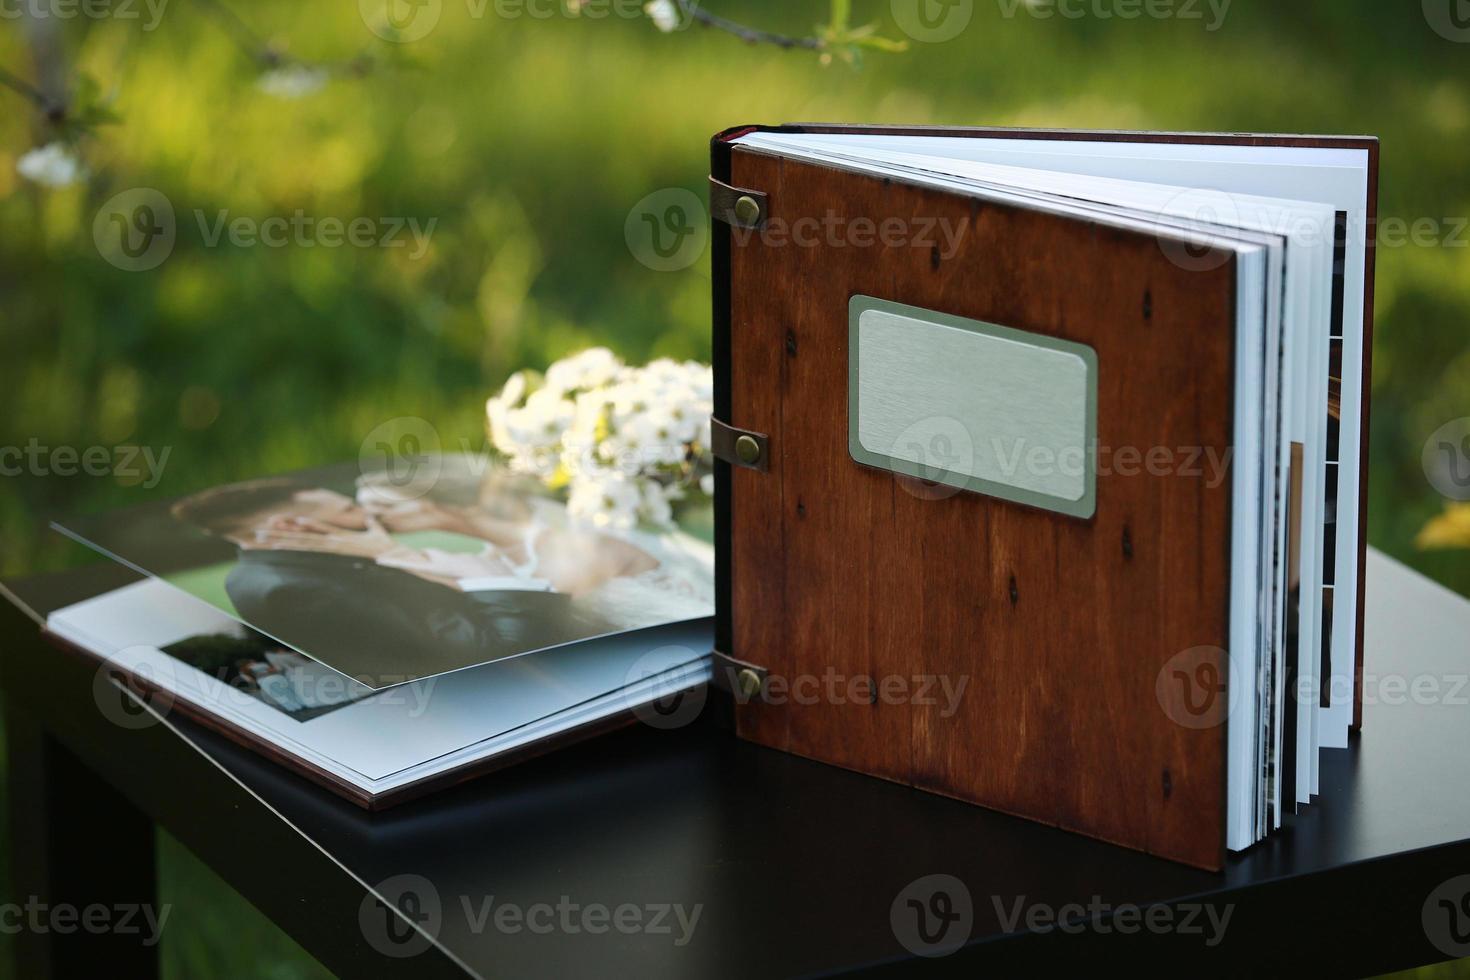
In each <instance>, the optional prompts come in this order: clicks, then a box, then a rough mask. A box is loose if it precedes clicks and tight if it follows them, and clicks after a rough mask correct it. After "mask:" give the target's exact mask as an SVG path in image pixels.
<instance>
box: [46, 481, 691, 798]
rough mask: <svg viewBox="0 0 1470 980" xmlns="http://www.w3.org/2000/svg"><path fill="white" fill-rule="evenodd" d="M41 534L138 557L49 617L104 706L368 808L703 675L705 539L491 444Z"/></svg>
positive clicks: (633, 707) (669, 704) (647, 706)
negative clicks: (580, 489)
mask: <svg viewBox="0 0 1470 980" xmlns="http://www.w3.org/2000/svg"><path fill="white" fill-rule="evenodd" d="M56 527H57V529H58V530H60V531H62V532H63V533H65V534H67V535H68V536H70V537H72V538H74V539H76V540H78V541H81V542H83V543H85V544H87V545H89V546H90V547H93V548H95V549H96V550H98V551H100V552H102V553H104V554H106V555H108V556H110V557H111V558H113V559H114V560H116V561H117V562H119V563H121V564H123V565H125V566H127V567H128V568H130V569H132V570H133V571H134V572H136V573H137V575H136V581H133V582H132V583H131V584H128V585H125V586H123V587H122V588H117V589H114V590H112V591H108V592H106V593H104V594H102V595H98V596H95V597H93V598H89V599H86V600H84V601H81V602H77V603H75V604H73V605H69V606H66V607H64V608H60V609H57V610H54V611H52V612H50V613H49V615H47V616H45V617H44V623H45V629H46V631H47V633H48V634H49V635H50V636H51V637H52V638H53V639H54V640H55V641H57V642H59V643H61V644H63V645H67V646H70V647H72V648H74V649H76V650H80V651H82V652H84V653H86V654H88V655H90V656H92V657H93V658H96V659H98V660H99V661H100V665H99V688H98V690H99V692H100V693H99V699H104V698H113V697H115V698H117V699H119V700H120V704H121V705H122V706H124V707H128V708H129V710H133V711H135V712H148V713H153V714H157V715H161V716H163V717H165V718H166V717H167V716H168V715H169V713H171V712H175V711H177V712H179V713H180V714H182V715H185V716H187V717H189V718H191V719H193V720H195V721H198V722H200V723H203V724H205V725H207V726H209V727H211V728H214V729H216V730H218V731H221V732H223V733H224V734H226V735H227V736H229V737H231V738H233V739H235V740H236V741H239V742H242V743H243V744H246V745H247V746H249V747H252V748H255V749H257V750H259V751H261V752H263V753H265V754H266V755H268V756H269V757H271V758H273V759H275V760H276V761H278V762H282V763H283V764H285V765H287V766H288V767H290V768H292V769H294V770H296V771H298V772H299V773H301V774H302V775H304V776H306V777H307V778H310V779H313V780H315V781H317V782H319V783H321V784H323V785H324V786H326V787H328V788H329V789H331V790H333V791H334V792H336V793H338V794H340V795H342V796H344V797H346V798H347V799H350V800H352V801H353V802H355V803H358V804H360V805H362V806H364V807H368V808H371V809H380V808H383V807H386V806H389V805H392V804H395V803H398V802H401V801H403V800H405V799H409V798H411V797H413V796H417V795H420V794H422V793H424V792H426V791H429V790H432V789H434V788H436V787H438V786H441V785H445V784H446V783H452V782H457V781H459V780H461V779H463V778H466V777H467V776H469V775H472V774H475V773H479V772H483V771H487V770H488V769H492V768H499V767H501V766H504V765H506V764H509V763H511V762H514V761H517V760H520V759H523V758H527V757H529V756H533V755H539V754H541V753H543V752H545V751H547V750H548V749H549V748H552V747H555V746H558V745H562V744H567V743H569V742H571V741H574V740H577V739H580V738H584V737H587V736H589V735H593V734H597V733H600V732H604V731H607V730H610V729H611V728H614V727H617V726H619V725H622V724H626V723H629V722H631V721H636V720H638V719H640V718H641V719H643V720H644V721H647V722H649V723H652V724H662V723H665V721H666V718H667V717H668V716H669V715H668V713H669V712H677V711H681V710H682V711H683V712H684V713H685V714H687V713H688V712H689V709H690V706H691V701H692V702H693V703H694V704H695V706H696V707H697V703H698V698H699V695H700V693H701V692H702V690H703V685H704V684H705V682H706V681H707V680H708V678H709V675H710V665H709V650H710V646H711V635H710V633H711V630H710V615H711V611H712V599H713V578H712V574H713V572H712V569H713V553H712V549H711V547H710V546H709V545H708V544H707V543H705V542H702V541H700V540H697V539H696V538H694V537H691V536H689V535H687V534H684V533H682V532H680V531H678V530H675V529H673V528H636V527H635V528H628V529H614V528H607V527H589V526H583V525H581V524H578V523H577V522H574V521H571V520H569V519H568V515H567V513H566V507H565V505H564V504H563V503H561V502H560V501H558V500H556V499H555V498H553V497H552V496H550V495H548V494H546V493H545V492H543V491H541V490H540V489H539V485H538V484H536V483H534V482H533V481H527V480H525V479H521V478H517V477H513V476H510V475H508V474H506V473H504V472H501V471H499V470H497V469H496V468H495V467H494V466H493V465H490V464H488V462H487V461H485V460H475V459H472V458H469V457H444V458H440V459H436V460H435V461H434V477H433V479H432V480H422V479H420V480H417V481H413V482H404V481H395V480H393V479H391V474H389V473H386V472H384V473H377V472H373V473H363V472H362V471H361V470H360V469H359V468H358V467H357V466H356V465H353V466H344V467H330V468H325V469H320V470H315V471H309V472H303V473H297V474H291V475H288V476H282V477H271V478H266V479H261V480H254V481H247V482H243V483H237V484H230V485H227V486H221V487H215V488H212V489H209V490H206V491H202V492H200V493H196V494H192V495H190V496H188V497H186V498H183V499H178V500H168V501H161V502H158V503H152V504H146V505H143V506H141V507H137V508H133V509H130V510H125V511H121V512H117V513H112V514H106V515H102V516H98V517H88V518H79V519H75V520H68V521H64V522H62V523H59V524H57V525H56ZM109 684H110V685H111V686H112V687H113V688H115V690H114V691H109V690H108V688H107V685H109Z"/></svg>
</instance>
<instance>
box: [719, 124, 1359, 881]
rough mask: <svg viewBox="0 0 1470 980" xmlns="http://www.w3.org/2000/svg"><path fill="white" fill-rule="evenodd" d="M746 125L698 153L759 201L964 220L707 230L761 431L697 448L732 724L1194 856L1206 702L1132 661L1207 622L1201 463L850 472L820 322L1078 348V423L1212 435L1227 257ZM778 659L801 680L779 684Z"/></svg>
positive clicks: (1207, 540) (831, 331)
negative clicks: (1091, 382) (976, 479)
mask: <svg viewBox="0 0 1470 980" xmlns="http://www.w3.org/2000/svg"><path fill="white" fill-rule="evenodd" d="M781 128H782V129H784V130H786V131H791V130H805V131H845V132H876V131H879V130H876V129H858V128H851V127H827V126H798V127H781ZM746 131H749V128H746V129H740V130H732V131H730V132H728V133H726V134H722V135H721V136H718V137H716V138H715V141H714V143H713V145H712V146H713V152H712V159H713V169H712V173H713V176H714V177H716V178H718V179H720V180H723V181H726V182H727V183H730V184H733V185H735V186H738V187H749V188H756V189H759V190H761V191H764V192H765V193H766V194H768V195H769V204H768V221H769V222H774V223H778V224H784V226H785V227H788V228H789V227H791V226H792V224H793V223H794V222H796V221H797V220H798V219H801V218H808V219H816V220H819V221H820V220H823V219H829V218H830V216H833V215H835V216H838V217H840V218H842V219H844V220H846V221H849V222H850V221H852V220H854V219H859V218H868V219H872V220H873V221H875V222H882V221H883V220H884V219H885V218H890V217H893V216H898V217H900V218H905V219H915V218H916V219H924V220H945V221H948V222H950V226H951V227H959V226H960V225H961V223H963V226H964V227H966V228H967V232H966V234H965V235H964V236H963V238H962V240H961V244H960V247H959V249H958V251H957V252H955V253H954V254H952V255H945V254H942V253H943V250H936V249H930V248H924V247H915V246H914V245H912V244H909V245H897V246H887V247H885V246H883V245H881V244H880V245H874V246H871V247H850V246H849V247H837V246H835V245H832V244H829V243H827V242H826V241H825V239H824V240H822V241H821V242H819V243H817V244H814V245H813V244H808V245H796V244H793V243H789V242H788V243H786V244H784V245H778V244H775V243H774V241H766V240H763V239H762V237H761V236H760V235H758V234H755V233H751V232H748V231H742V230H736V231H735V232H734V233H732V232H731V231H730V229H729V228H728V227H726V226H723V225H717V226H716V229H715V241H714V327H715V329H714V360H715V374H716V381H715V402H716V414H717V415H718V416H719V417H720V418H722V419H724V420H725V421H727V422H729V423H731V424H732V425H736V426H739V427H742V428H749V429H755V430H759V431H761V432H766V433H769V434H770V437H771V452H770V455H771V459H770V471H769V472H768V473H758V472H753V471H748V470H734V471H733V472H732V470H731V468H730V467H728V466H726V465H724V464H721V465H719V466H718V467H717V474H716V476H717V482H718V496H719V502H718V504H717V529H716V535H717V546H718V552H719V557H718V560H717V578H718V581H717V590H718V595H719V612H718V618H717V625H716V629H717V642H718V643H719V644H720V647H721V649H722V650H723V651H724V652H725V653H727V654H729V655H731V656H734V657H737V658H739V659H741V660H746V661H750V662H753V663H757V664H759V665H761V666H762V667H765V668H766V669H767V670H768V671H769V672H770V675H771V677H772V678H773V679H775V683H776V685H777V687H776V688H775V689H772V690H773V692H780V691H783V690H784V691H786V693H784V694H782V693H775V696H767V697H766V698H764V699H755V700H752V701H750V702H748V703H737V705H736V712H735V714H736V726H737V731H738V733H739V734H740V735H741V736H742V737H744V738H748V739H751V740H753V741H756V742H759V743H762V744H765V745H769V746H773V747H776V748H779V749H783V750H786V751H790V752H794V753H797V754H800V755H804V756H808V757H810V758H814V759H819V760H822V761H824V762H829V763H833V764H836V765H840V766H844V767H847V768H850V769H854V770H857V771H860V772H865V773H869V774H872V775H876V776H880V777H883V778H886V779H891V780H895V781H898V782H903V783H908V784H912V785H914V786H916V787H919V788H922V789H925V790H929V791H932V792H937V793H942V794H945V795H949V796H953V797H957V798H959V799H964V800H968V801H972V802H975V803H979V804H983V805H985V806H988V807H992V808H995V809H999V810H1003V811H1007V812H1010V813H1015V814H1019V815H1022V816H1025V817H1029V818H1032V819H1036V820H1040V821H1044V822H1046V823H1050V824H1054V825H1056V826H1059V827H1062V828H1066V829H1069V830H1075V831H1079V832H1082V833H1086V834H1089V835H1091V836H1095V837H1099V838H1103V839H1106V840H1110V841H1114V842H1116V843H1119V844H1123V845H1126V846H1129V847H1133V848H1137V849H1139V850H1143V851H1147V852H1149V853H1152V854H1157V855H1160V856H1164V857H1168V858H1172V859H1175V860H1179V861H1183V862H1186V863H1188V864H1192V865H1196V866H1199V867H1204V868H1211V869H1217V868H1219V867H1220V866H1221V864H1222V861H1223V857H1224V830H1225V815H1224V814H1225V764H1226V745H1225V726H1224V725H1216V726H1213V727H1206V728H1196V727H1190V726H1186V725H1180V724H1177V723H1176V722H1174V721H1173V720H1171V719H1170V717H1169V715H1168V714H1167V713H1166V712H1165V710H1164V708H1163V707H1162V705H1161V704H1160V702H1159V699H1158V696H1157V694H1156V681H1157V679H1158V677H1159V674H1160V671H1161V670H1162V669H1163V668H1164V666H1165V664H1166V663H1167V662H1168V661H1169V660H1170V658H1172V657H1174V656H1175V655H1177V654H1180V653H1181V652H1182V651H1185V650H1189V649H1191V648H1195V647H1200V646H1212V647H1220V648H1225V647H1227V646H1228V626H1229V614H1228V608H1227V607H1228V602H1229V594H1230V549H1229V536H1230V503H1231V502H1230V492H1229V486H1228V483H1226V484H1225V485H1221V486H1214V487H1211V486H1209V485H1208V481H1207V480H1206V479H1204V478H1203V477H1195V478H1191V477H1189V476H1181V475H1178V474H1174V475H1153V476H1151V475H1148V474H1147V473H1140V474H1138V475H1130V476H1124V475H1121V474H1116V473H1114V474H1109V473H1102V474H1100V475H1099V476H1098V481H1097V512H1096V515H1095V516H1094V517H1093V518H1091V519H1088V520H1078V519H1074V518H1068V517H1063V516H1060V515H1056V514H1052V513H1048V512H1043V511H1039V510H1035V509H1031V508H1027V507H1024V506H1020V505H1017V504H1013V503H1007V502H1004V501H1000V500H997V499H993V498H989V497H984V496H979V495H976V494H970V493H958V494H953V493H941V494H935V493H930V492H927V491H926V490H925V489H924V488H923V487H922V486H916V485H914V484H911V483H908V482H905V481H903V480H900V479H898V478H895V477H894V476H892V475H891V474H889V473H886V472H882V471H878V470H874V469H870V468H867V467H864V466H861V465H859V464H858V463H856V462H855V461H854V460H853V459H852V458H851V457H850V456H849V454H848V449H847V417H846V413H847V383H848V380H847V371H848V360H847V329H848V299H849V297H851V296H852V295H853V294H858V293H861V294H866V295H872V296H876V297H879V298H883V299H888V300H893V301H896V302H900V303H905V304H910V305H914V306H919V307H925V308H929V309H934V310H939V311H943V312H945V313H950V314H954V315H958V316H964V317H970V318H974V319H979V320H986V321H990V322H994V323H999V324H1002V325H1005V326H1011V327H1018V328H1021V329H1025V330H1030V331H1034V332H1038V333H1042V334H1046V335H1050V336H1055V337H1059V338H1063V339H1066V340H1070V341H1076V342H1080V343H1085V344H1088V345H1091V346H1092V347H1093V348H1094V349H1095V350H1096V351H1097V356H1098V364H1099V367H1098V381H1099V385H1098V391H1099V393H1098V401H1099V408H1098V440H1099V444H1100V445H1103V446H1108V447H1115V448H1116V447H1123V446H1134V447H1139V448H1140V449H1141V450H1143V451H1144V452H1147V451H1148V449H1149V448H1150V447H1155V446H1160V447H1169V448H1176V449H1177V448H1183V447H1206V448H1208V449H1212V450H1214V451H1216V452H1220V453H1223V452H1225V451H1226V449H1227V447H1229V446H1230V445H1231V443H1232V432H1231V428H1232V418H1233V408H1232V392H1233V390H1234V369H1233V364H1234V361H1233V356H1234V355H1233V332H1234V297H1235V268H1234V263H1233V261H1232V262H1227V263H1225V264H1223V265H1217V266H1215V267H1214V268H1209V269H1203V270H1187V269H1184V268H1181V267H1180V266H1179V265H1177V264H1175V263H1174V262H1173V261H1171V260H1170V258H1169V257H1168V255H1167V254H1166V253H1165V251H1164V250H1163V249H1161V248H1160V244H1159V240H1158V239H1157V238H1156V237H1154V236H1152V235H1148V234H1142V233H1137V232H1131V231H1125V230H1119V229H1116V228H1111V227H1107V226H1104V225H1100V224H1097V223H1094V222H1090V221H1086V220H1081V219H1077V218H1071V217H1062V216H1055V215H1048V214H1045V213H1043V212H1040V211H1035V210H1027V209H1021V208H1016V207H1010V206H1001V205H996V204H990V203H984V202H980V201H977V200H974V199H971V198H968V197H964V196H960V195H956V194H950V193H944V192H939V191H936V190H932V189H927V188H921V187H917V186H913V185H909V184H906V183H903V182H900V181H894V180H885V179H880V178H876V177H872V176H867V175H860V174H856V173H852V172H848V171H842V170H837V169H833V168H829V167H825V166H821V165H816V164H812V163H806V162H801V161H796V160H791V159H781V158H778V157H775V156H770V155H765V154H762V153H759V152H756V151H752V150H750V149H748V148H744V147H740V146H732V145H731V144H730V143H729V139H731V138H733V137H734V136H735V135H738V134H739V133H742V132H746ZM888 131H891V132H926V133H933V134H935V135H963V134H973V135H984V136H995V135H1015V136H1038V135H1040V136H1046V137H1052V138H1079V139H1081V138H1109V139H1113V138H1119V139H1135V138H1154V139H1160V138H1164V139H1168V138H1178V139H1184V138H1188V139H1196V137H1193V136H1189V137H1184V136H1180V137H1169V136H1159V135H1155V136H1151V137H1149V136H1145V135H1143V134H1097V133H1072V134H1055V133H1037V132H1034V131H1031V132H1027V131H1017V130H1003V131H996V130H888ZM1212 138H1218V139H1221V140H1228V141H1232V142H1251V141H1262V140H1271V139H1278V138H1265V137H1212ZM1279 139H1281V140H1289V139H1291V138H1286V137H1282V138H1279ZM1374 159H1375V161H1376V152H1375V154H1374ZM1370 204H1371V201H1370ZM910 227H917V225H911V226H910ZM1371 281H1372V272H1371V256H1370V269H1369V283H1370V284H1371ZM1369 309H1371V297H1370V299H1369ZM1365 391H1366V388H1365ZM1365 431H1366V430H1365ZM930 676H935V677H937V676H947V677H949V678H950V681H951V685H952V686H953V685H955V684H958V683H959V682H960V679H961V678H963V679H964V680H965V683H966V685H967V686H966V688H965V690H964V694H963V696H962V697H961V698H960V699H959V701H958V710H957V711H956V712H955V713H954V714H953V715H951V716H949V717H945V708H946V703H945V700H944V699H943V698H942V697H940V698H938V703H920V702H922V701H925V700H931V701H932V700H934V699H933V698H932V697H931V698H928V699H924V698H921V697H918V696H911V697H908V698H907V699H906V700H905V699H900V698H894V697H890V696H879V697H877V698H876V699H873V698H871V697H868V698H865V697H862V696H854V695H855V694H860V692H861V691H862V690H863V687H862V684H863V679H864V678H878V679H880V683H881V679H883V678H901V679H903V682H904V683H906V684H907V685H908V687H907V690H908V691H909V693H910V694H911V695H917V694H918V691H919V688H920V686H921V685H922V684H923V683H925V681H923V680H922V678H924V677H930ZM803 677H806V678H816V679H817V681H818V686H819V687H820V688H821V690H822V692H823V693H822V694H820V695H819V696H818V697H816V698H815V699H812V698H808V697H800V698H798V697H795V696H794V695H793V694H792V693H790V691H789V690H787V689H788V688H789V686H790V685H792V684H794V683H796V682H797V679H798V678H803ZM827 677H832V678H835V679H837V683H838V684H841V685H844V686H843V687H842V693H841V694H839V695H838V696H836V697H833V696H832V695H831V694H829V693H827V692H829V691H831V690H833V689H834V688H833V686H832V685H831V684H828V683H827V682H825V681H824V680H823V679H824V678H827ZM803 683H805V684H806V685H807V690H810V686H811V681H806V682H803ZM889 683H891V684H894V685H897V684H898V683H900V681H898V680H891V681H889ZM768 686H769V685H768ZM895 690H896V687H895ZM930 694H931V695H933V694H934V692H933V691H931V692H930ZM870 701H871V702H872V703H869V702H870Z"/></svg>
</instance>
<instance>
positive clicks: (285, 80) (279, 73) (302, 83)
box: [255, 65, 329, 99]
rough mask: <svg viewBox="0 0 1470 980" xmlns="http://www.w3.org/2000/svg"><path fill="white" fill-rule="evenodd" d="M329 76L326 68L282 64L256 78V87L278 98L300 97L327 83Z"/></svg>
mask: <svg viewBox="0 0 1470 980" xmlns="http://www.w3.org/2000/svg"><path fill="white" fill-rule="evenodd" d="M328 77H329V76H328V74H327V70H326V69H325V68H314V67H311V66H310V65H282V66H280V67H279V68H272V69H270V70H269V71H266V72H263V73H262V74H261V76H260V77H259V78H257V79H256V80H255V87H256V88H258V89H260V90H261V91H262V92H264V93H265V94H266V95H273V96H275V97H276V98H278V99H299V98H301V97H302V96H306V95H311V94H312V93H313V92H316V91H317V90H318V89H320V88H321V87H322V86H323V85H325V84H327V78H328Z"/></svg>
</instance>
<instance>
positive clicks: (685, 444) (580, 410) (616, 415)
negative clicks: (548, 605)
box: [485, 347, 713, 528]
mask: <svg viewBox="0 0 1470 980" xmlns="http://www.w3.org/2000/svg"><path fill="white" fill-rule="evenodd" d="M712 410H713V383H712V376H711V373H710V369H709V368H708V367H707V366H705V365H703V364H699V363H697V362H695V361H683V362H680V361H674V360H671V359H668V358H660V359H659V360H656V361H653V362H652V363H650V364H648V365H646V366H644V367H641V368H637V367H629V366H627V365H625V364H624V363H623V362H622V361H621V360H620V359H619V358H618V357H617V356H616V355H614V354H613V353H612V352H611V351H609V350H607V349H606V348H602V347H595V348H592V349H590V350H586V351H582V352H581V353H579V354H575V355H573V356H571V357H567V358H563V359H562V360H560V361H557V362H556V363H555V364H552V365H551V366H550V367H549V368H547V369H546V375H545V378H544V379H542V378H540V376H538V375H535V374H534V373H531V372H519V373H517V374H513V375H511V377H510V378H509V379H507V380H506V383H505V386H504V387H503V388H502V389H501V391H500V392H499V394H497V395H495V396H494V397H492V398H490V399H488V400H487V401H486V403H485V414H486V419H487V423H488V428H489V433H490V442H491V445H492V446H493V447H494V448H495V450H496V451H497V452H499V453H500V454H502V455H503V456H505V457H506V458H507V459H508V461H509V463H510V465H511V467H512V468H513V469H516V470H518V471H520V472H528V473H534V474H535V475H537V476H538V477H540V478H541V479H542V481H543V482H545V483H546V484H547V486H548V487H550V488H552V489H563V488H565V489H566V490H567V492H568V494H569V507H570V509H571V511H572V516H573V517H575V518H576V519H578V520H580V521H584V522H588V523H592V524H596V525H598V526H602V527H618V528H625V527H631V526H634V525H636V524H639V523H643V524H650V525H668V524H669V523H671V522H672V520H673V505H674V504H675V503H677V502H680V501H683V500H685V499H687V493H688V492H689V491H694V490H695V489H696V488H697V489H698V491H699V492H701V493H703V494H705V495H706V496H709V495H710V494H711V491H712V489H713V485H712V483H711V482H710V481H709V480H708V479H702V477H706V476H707V474H708V470H709V468H710V466H711V465H712V461H711V460H710V458H709V417H710V413H711V411H712Z"/></svg>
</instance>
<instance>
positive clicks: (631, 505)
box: [567, 470, 643, 530]
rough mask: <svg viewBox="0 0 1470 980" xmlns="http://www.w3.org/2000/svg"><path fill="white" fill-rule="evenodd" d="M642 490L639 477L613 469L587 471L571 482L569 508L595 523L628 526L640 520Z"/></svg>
mask: <svg viewBox="0 0 1470 980" xmlns="http://www.w3.org/2000/svg"><path fill="white" fill-rule="evenodd" d="M642 503H643V494H642V491H641V490H640V488H639V486H638V481H637V480H635V479H633V478H632V477H629V476H625V475H624V474H622V473H618V472H616V471H613V470H604V471H602V472H599V473H597V474H595V475H593V474H588V475H584V477H583V478H582V479H580V480H578V481H577V482H575V483H573V484H572V495H571V498H570V499H569V500H568V501H567V511H568V512H569V513H570V514H571V516H572V518H573V520H577V521H582V522H584V523H587V524H591V525H593V526H594V527H605V528H614V529H617V530H626V529H628V528H631V527H633V526H634V525H636V524H637V523H638V511H639V508H640V505H641V504H642Z"/></svg>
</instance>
